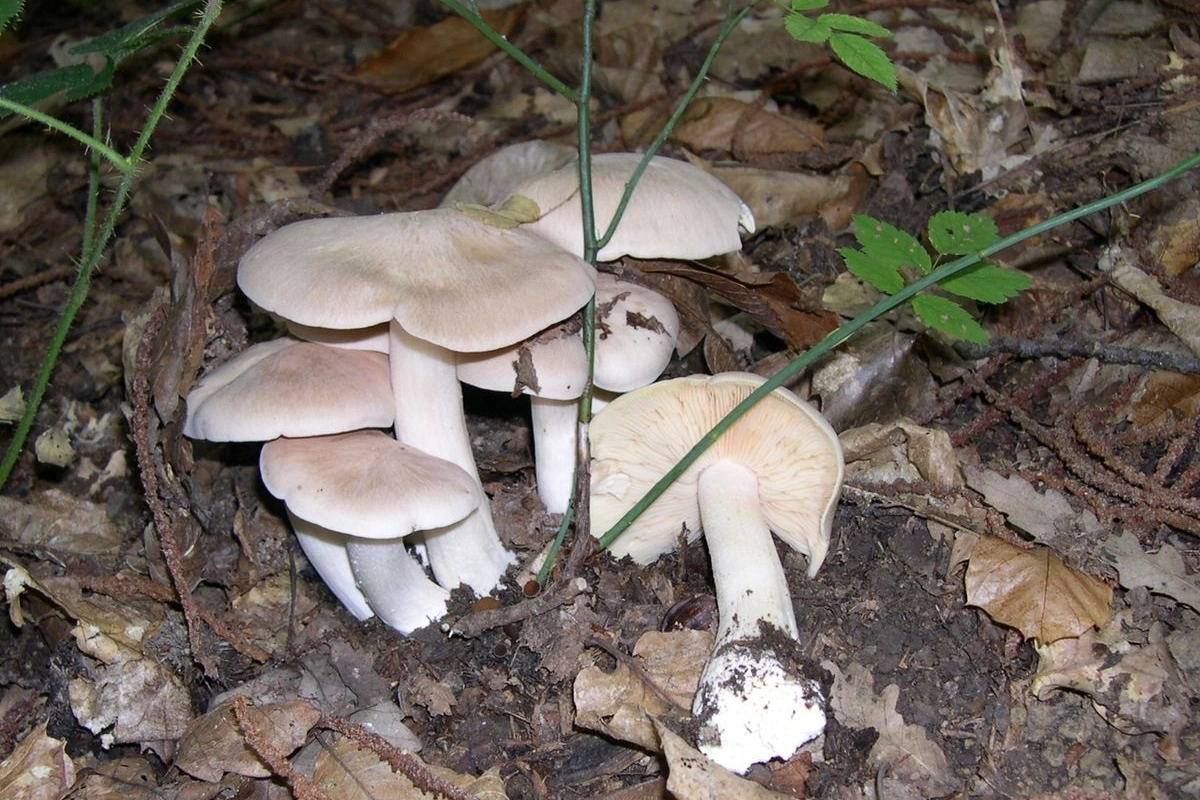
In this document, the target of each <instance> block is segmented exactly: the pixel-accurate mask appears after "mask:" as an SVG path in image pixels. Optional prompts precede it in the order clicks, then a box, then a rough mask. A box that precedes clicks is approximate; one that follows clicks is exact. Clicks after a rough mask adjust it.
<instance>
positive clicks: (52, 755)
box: [0, 723, 75, 800]
mask: <svg viewBox="0 0 1200 800" xmlns="http://www.w3.org/2000/svg"><path fill="white" fill-rule="evenodd" d="M74 782H75V765H74V764H73V763H72V762H71V759H70V758H69V757H68V756H67V752H66V742H64V741H62V740H61V739H55V738H54V737H52V736H47V735H46V724H45V723H42V724H41V725H39V726H38V727H37V728H35V729H34V730H32V731H30V733H29V735H27V736H26V737H25V738H24V739H22V740H21V742H20V744H18V745H17V746H16V748H15V749H14V750H13V751H12V753H10V754H9V756H8V758H6V759H4V762H3V763H0V797H11V798H14V799H15V798H20V800H59V798H60V797H64V796H65V795H66V794H67V791H68V790H69V789H70V788H71V784H73V783H74Z"/></svg>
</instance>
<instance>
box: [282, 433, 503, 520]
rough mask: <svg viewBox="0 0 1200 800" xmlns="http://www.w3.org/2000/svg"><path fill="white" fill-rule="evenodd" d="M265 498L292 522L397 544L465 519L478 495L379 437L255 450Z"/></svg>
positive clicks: (458, 472) (427, 459)
mask: <svg viewBox="0 0 1200 800" xmlns="http://www.w3.org/2000/svg"><path fill="white" fill-rule="evenodd" d="M259 470H260V471H261V472H262V478H263V483H264V484H265V485H266V487H267V490H268V491H270V492H271V494H273V495H275V496H276V497H278V498H279V499H281V500H283V502H284V503H286V504H287V507H288V509H289V510H290V511H291V512H292V513H293V514H295V515H296V516H298V517H301V518H302V519H305V520H308V521H309V522H312V523H314V524H316V525H320V526H321V527H323V528H328V529H329V530H332V531H336V532H338V533H346V534H350V535H353V536H358V537H361V538H365V539H398V538H400V537H403V536H406V535H408V534H410V533H413V532H414V531H421V530H429V529H432V528H440V527H443V526H445V525H451V524H453V523H455V522H458V521H459V520H461V519H463V518H464V517H466V516H467V515H468V514H470V513H471V512H472V511H473V510H475V508H476V507H478V506H479V503H480V501H481V499H482V490H480V489H479V488H478V485H477V484H476V483H475V481H474V479H473V478H472V477H471V476H470V475H468V474H467V473H466V472H465V471H464V470H462V469H461V468H459V467H456V466H455V465H453V464H451V463H450V462H448V461H444V460H442V459H440V458H434V457H433V456H430V455H427V454H426V453H423V452H421V451H420V450H417V449H415V448H412V447H409V446H407V445H404V444H401V443H400V442H398V441H396V440H395V439H393V438H392V437H391V436H388V435H387V434H386V433H383V432H381V431H352V432H350V433H341V434H334V435H332V436H317V437H311V438H305V439H275V440H274V441H270V442H267V443H266V444H265V445H263V449H262V454H261V456H260V457H259Z"/></svg>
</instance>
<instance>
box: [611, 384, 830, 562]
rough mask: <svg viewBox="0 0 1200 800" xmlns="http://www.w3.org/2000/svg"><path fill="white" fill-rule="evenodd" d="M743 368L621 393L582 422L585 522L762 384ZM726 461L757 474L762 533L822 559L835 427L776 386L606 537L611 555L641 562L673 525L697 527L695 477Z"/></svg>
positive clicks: (616, 503) (660, 547) (672, 532)
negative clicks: (587, 494)
mask: <svg viewBox="0 0 1200 800" xmlns="http://www.w3.org/2000/svg"><path fill="white" fill-rule="evenodd" d="M762 383H763V379H762V378H760V377H758V376H756V375H751V374H748V373H734V372H731V373H723V374H720V375H715V376H712V377H708V376H691V377H686V378H676V379H673V380H668V381H661V382H659V383H654V384H651V385H649V386H647V387H645V388H642V389H638V390H636V391H633V392H630V393H628V394H624V395H621V396H620V397H618V398H617V399H616V400H614V401H613V402H612V403H611V404H610V405H608V406H607V407H605V409H604V410H603V411H601V412H600V413H599V414H597V415H596V416H595V418H593V420H592V424H591V440H592V489H591V526H592V532H593V533H594V534H595V535H596V536H600V535H602V534H603V533H604V532H605V531H607V530H608V529H609V528H611V527H612V526H613V524H615V523H616V522H617V520H619V519H620V518H621V517H622V516H624V514H625V512H626V511H628V510H629V509H630V508H632V507H633V505H634V503H636V502H637V501H638V500H640V499H641V498H642V497H643V495H645V494H646V492H647V491H648V490H649V489H650V487H651V486H653V485H654V483H655V482H657V481H658V480H659V479H660V478H662V477H663V476H664V475H666V474H667V472H668V471H669V470H670V469H671V468H672V467H674V466H675V464H676V463H677V462H678V461H679V460H680V459H681V458H682V457H683V455H684V454H685V453H686V452H687V451H688V450H690V449H691V447H692V446H693V445H694V444H695V443H696V442H698V441H699V440H700V438H701V437H703V436H704V435H705V434H707V433H708V431H709V430H710V429H711V428H712V427H713V426H714V425H715V424H716V423H717V422H718V421H719V420H720V419H721V418H722V417H724V416H725V415H726V413H728V412H729V411H730V410H731V409H732V408H733V407H734V406H735V405H737V404H738V403H739V402H741V401H742V400H743V399H745V398H746V396H747V395H749V394H750V393H751V392H752V391H753V390H754V389H756V388H758V387H759V386H760V385H762ZM722 459H729V460H733V461H737V462H738V463H740V464H743V465H745V466H747V467H748V468H749V469H752V470H754V471H755V472H756V473H757V475H758V487H759V499H760V501H761V504H762V511H763V516H764V518H765V519H766V521H767V524H768V525H769V527H770V528H771V530H772V531H773V532H774V533H775V535H777V536H778V537H779V538H780V539H782V540H783V541H784V542H786V543H787V544H788V545H789V546H791V547H792V548H794V549H796V550H798V551H800V552H801V553H804V554H805V555H807V556H808V559H809V574H813V573H815V572H816V569H817V567H819V566H820V564H821V563H822V562H823V561H824V559H825V553H826V551H827V550H828V547H829V536H830V532H831V529H832V526H833V512H834V510H835V509H836V507H837V500H838V496H839V494H840V493H841V484H842V474H843V469H844V467H843V461H842V451H841V446H840V444H839V443H838V438H837V434H835V433H834V431H833V429H832V428H831V427H830V426H829V424H828V423H827V422H825V420H824V419H823V418H822V417H821V416H820V415H819V414H818V413H817V412H816V411H815V410H814V409H813V408H812V407H811V406H809V405H808V404H807V403H805V402H804V401H802V400H800V399H799V398H797V397H796V396H795V395H794V394H792V393H791V392H788V391H786V390H782V389H780V390H776V391H774V392H772V393H771V394H770V395H768V396H767V397H765V398H763V400H762V401H761V402H760V403H758V405H756V406H755V407H754V408H753V409H751V410H750V411H749V412H748V413H747V414H746V415H745V416H744V417H742V419H740V420H738V422H737V423H735V424H734V426H733V427H732V428H731V429H730V430H729V431H727V432H726V433H725V434H724V435H723V436H721V438H719V439H718V440H717V441H716V442H715V443H714V444H713V445H712V446H711V447H709V448H708V450H706V451H705V453H704V454H703V455H702V456H701V457H700V459H699V460H698V461H697V462H696V463H695V464H693V465H692V466H691V467H690V468H689V469H688V470H687V471H686V472H685V473H684V474H683V475H682V476H680V478H679V479H678V480H677V481H676V482H675V483H674V484H672V486H671V487H670V488H669V489H667V491H666V492H664V493H663V495H662V496H661V497H660V498H659V499H658V500H657V501H656V502H655V503H654V504H653V505H652V506H650V508H649V509H647V510H646V511H645V513H643V514H642V515H641V516H640V517H638V518H637V520H636V521H634V523H633V524H632V526H631V527H630V528H629V529H628V530H626V531H625V532H624V533H623V534H622V535H621V536H620V537H618V538H617V540H616V542H614V543H613V546H612V548H611V549H612V552H613V554H614V555H616V556H617V557H621V556H624V555H629V556H630V557H631V558H633V560H634V561H637V562H639V563H649V562H651V561H653V560H654V559H656V558H658V557H659V556H660V555H662V554H663V553H666V552H668V551H670V550H671V549H673V548H674V546H675V538H676V537H677V536H678V535H679V532H680V530H681V526H682V525H686V526H687V529H688V530H689V531H690V532H691V533H692V535H696V534H698V532H699V531H700V509H699V506H698V504H697V500H696V482H697V480H698V478H699V476H700V473H701V472H702V471H703V470H704V468H705V467H706V466H708V465H709V464H712V463H715V462H716V461H718V460H722Z"/></svg>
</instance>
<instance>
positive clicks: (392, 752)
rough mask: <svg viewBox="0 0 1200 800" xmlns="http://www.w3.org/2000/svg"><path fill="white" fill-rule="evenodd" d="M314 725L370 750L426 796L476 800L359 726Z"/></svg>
mask: <svg viewBox="0 0 1200 800" xmlns="http://www.w3.org/2000/svg"><path fill="white" fill-rule="evenodd" d="M318 725H320V726H321V727H322V728H328V729H329V730H331V731H336V732H338V733H340V734H342V735H343V736H345V737H347V738H350V739H353V740H354V741H356V742H358V743H359V744H361V745H362V746H363V747H365V748H367V749H368V750H370V751H371V752H372V753H374V754H375V755H377V756H379V757H380V758H382V759H383V760H384V761H386V762H387V764H388V766H389V767H391V768H392V770H393V771H395V772H399V773H400V774H401V775H403V776H404V777H406V778H408V779H409V780H410V781H412V783H413V785H414V786H416V787H417V788H418V789H420V790H421V791H423V792H428V793H429V794H432V795H437V796H439V797H445V798H447V799H448V800H478V799H477V798H476V796H475V795H473V794H468V793H467V792H465V791H463V790H462V789H459V788H458V787H457V786H454V785H452V784H450V783H448V782H447V781H444V780H442V779H441V778H439V777H438V776H437V775H434V774H433V773H432V772H430V770H429V768H428V767H426V766H425V765H424V764H422V763H421V762H420V761H418V760H417V759H416V757H415V756H413V754H412V753H408V752H405V751H404V750H401V749H400V748H398V747H396V746H395V745H393V744H392V743H391V742H389V741H388V740H387V739H384V738H383V737H382V736H380V735H379V734H377V733H373V732H371V731H369V730H367V729H366V728H364V727H363V726H362V725H358V724H356V723H354V722H350V721H349V720H345V719H341V718H339V717H326V718H324V719H322V720H321V721H320V722H319V723H318Z"/></svg>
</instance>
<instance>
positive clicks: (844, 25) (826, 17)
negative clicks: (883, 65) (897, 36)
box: [819, 14, 892, 39]
mask: <svg viewBox="0 0 1200 800" xmlns="http://www.w3.org/2000/svg"><path fill="white" fill-rule="evenodd" d="M819 19H820V20H821V21H822V22H824V23H825V24H826V25H828V26H829V27H830V28H831V29H833V30H835V31H845V32H846V33H859V34H862V35H863V36H877V37H879V38H881V39H887V38H889V37H890V36H891V35H892V32H891V31H889V30H888V29H887V28H885V27H883V26H882V25H879V24H877V23H874V22H871V20H869V19H863V18H862V17H852V16H850V15H849V14H822V15H821V16H820V17H819Z"/></svg>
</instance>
